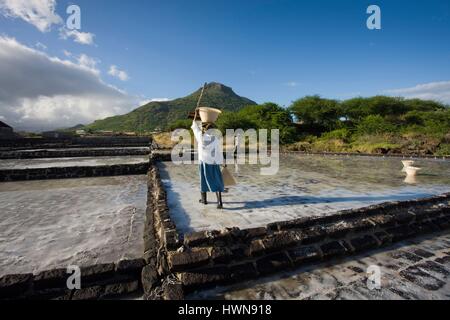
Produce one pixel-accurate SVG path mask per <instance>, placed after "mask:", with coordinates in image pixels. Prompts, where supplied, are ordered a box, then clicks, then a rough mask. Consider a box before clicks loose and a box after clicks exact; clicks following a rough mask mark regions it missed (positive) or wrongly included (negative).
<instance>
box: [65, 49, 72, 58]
mask: <svg viewBox="0 0 450 320" xmlns="http://www.w3.org/2000/svg"><path fill="white" fill-rule="evenodd" d="M63 53H64V55H65V56H66V57H68V58H70V57H71V56H72V52H70V51H67V50H63Z"/></svg>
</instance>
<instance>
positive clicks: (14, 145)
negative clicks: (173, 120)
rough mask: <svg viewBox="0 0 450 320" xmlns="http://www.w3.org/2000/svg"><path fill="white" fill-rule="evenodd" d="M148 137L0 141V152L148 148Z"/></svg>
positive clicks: (150, 141)
mask: <svg viewBox="0 0 450 320" xmlns="http://www.w3.org/2000/svg"><path fill="white" fill-rule="evenodd" d="M151 143H152V140H151V138H149V137H86V138H80V137H73V138H61V139H58V138H53V139H51V138H22V139H14V140H2V141H0V150H3V151H7V150H26V149H56V148H103V147H149V146H150V144H151Z"/></svg>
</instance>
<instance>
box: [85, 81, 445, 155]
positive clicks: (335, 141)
mask: <svg viewBox="0 0 450 320" xmlns="http://www.w3.org/2000/svg"><path fill="white" fill-rule="evenodd" d="M199 95H200V90H197V91H196V92H194V93H193V94H191V95H189V96H187V97H185V98H180V99H176V100H172V101H165V102H151V103H149V104H146V105H144V106H142V107H140V108H138V109H136V110H134V111H132V112H130V113H128V114H126V115H122V116H116V117H111V118H107V119H104V120H99V121H95V122H94V123H93V124H90V125H88V126H86V127H84V129H85V130H89V131H90V132H95V131H99V130H112V131H116V132H117V131H134V132H136V133H142V132H150V131H155V130H156V131H171V130H174V129H176V128H185V129H189V128H190V126H191V121H192V120H189V119H187V115H188V113H189V112H191V111H193V110H194V109H195V107H196V104H197V100H198V97H199ZM201 105H203V106H210V107H216V108H219V109H221V110H222V111H223V114H222V115H221V116H220V117H219V120H218V122H217V126H218V128H219V129H220V130H221V131H223V132H225V130H226V129H244V130H247V129H251V128H253V129H257V130H258V129H262V128H264V129H269V130H270V129H279V130H280V142H281V144H282V145H283V147H284V148H286V149H287V150H298V151H308V152H324V151H325V152H326V151H330V152H359V153H383V154H387V153H401V154H420V155H439V156H442V155H450V108H449V107H448V106H446V105H444V104H442V103H439V102H435V101H427V100H420V99H404V98H396V97H387V96H375V97H370V98H362V97H357V98H353V99H349V100H345V101H338V100H332V99H324V98H321V97H320V96H306V97H303V98H301V99H299V100H297V101H294V102H293V103H292V104H291V106H289V107H288V108H283V107H280V106H279V105H277V104H275V103H265V104H261V105H257V104H256V103H255V102H253V101H251V100H249V99H247V98H243V97H240V96H238V95H237V94H235V93H234V92H233V90H232V89H231V88H229V87H226V86H224V85H222V84H219V83H210V84H208V85H207V87H206V91H205V93H204V96H203V99H202V103H201Z"/></svg>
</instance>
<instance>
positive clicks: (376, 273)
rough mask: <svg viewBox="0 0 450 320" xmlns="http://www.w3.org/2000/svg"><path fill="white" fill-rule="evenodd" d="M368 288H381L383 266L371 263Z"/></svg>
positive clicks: (368, 270) (368, 272)
mask: <svg viewBox="0 0 450 320" xmlns="http://www.w3.org/2000/svg"><path fill="white" fill-rule="evenodd" d="M367 288H368V289H369V290H380V289H381V268H380V267H379V266H377V265H370V266H369V267H368V268H367Z"/></svg>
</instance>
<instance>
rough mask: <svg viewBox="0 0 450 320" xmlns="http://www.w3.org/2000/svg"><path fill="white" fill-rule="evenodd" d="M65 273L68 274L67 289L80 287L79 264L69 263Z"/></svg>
mask: <svg viewBox="0 0 450 320" xmlns="http://www.w3.org/2000/svg"><path fill="white" fill-rule="evenodd" d="M66 273H67V274H70V276H69V277H67V280H66V286H67V289H69V290H73V289H77V290H79V289H81V270H80V267H79V266H75V265H71V266H68V267H67V269H66Z"/></svg>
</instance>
